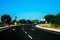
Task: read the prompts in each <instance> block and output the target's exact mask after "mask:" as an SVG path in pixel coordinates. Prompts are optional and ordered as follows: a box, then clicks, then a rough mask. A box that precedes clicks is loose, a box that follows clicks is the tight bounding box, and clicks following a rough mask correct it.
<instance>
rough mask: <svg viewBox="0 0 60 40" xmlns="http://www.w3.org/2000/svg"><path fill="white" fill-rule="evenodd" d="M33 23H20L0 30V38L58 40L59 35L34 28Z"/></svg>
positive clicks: (11, 39) (59, 39)
mask: <svg viewBox="0 0 60 40" xmlns="http://www.w3.org/2000/svg"><path fill="white" fill-rule="evenodd" d="M34 27H35V26H34V25H20V26H15V27H11V28H8V29H6V30H4V31H1V32H0V40H60V35H59V34H55V33H50V32H47V31H42V30H39V29H36V28H34Z"/></svg>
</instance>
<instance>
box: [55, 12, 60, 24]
mask: <svg viewBox="0 0 60 40" xmlns="http://www.w3.org/2000/svg"><path fill="white" fill-rule="evenodd" d="M54 21H55V22H54V23H55V24H58V25H60V13H59V14H57V15H56V16H55V20H54Z"/></svg>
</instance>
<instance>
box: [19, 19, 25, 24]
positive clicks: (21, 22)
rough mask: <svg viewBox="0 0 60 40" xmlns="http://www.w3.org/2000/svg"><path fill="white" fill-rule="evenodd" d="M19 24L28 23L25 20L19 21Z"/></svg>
mask: <svg viewBox="0 0 60 40" xmlns="http://www.w3.org/2000/svg"><path fill="white" fill-rule="evenodd" d="M18 23H19V24H25V23H26V20H25V19H21V20H19V21H18Z"/></svg>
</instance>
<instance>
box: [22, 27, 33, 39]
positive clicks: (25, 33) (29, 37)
mask: <svg viewBox="0 0 60 40" xmlns="http://www.w3.org/2000/svg"><path fill="white" fill-rule="evenodd" d="M22 30H23V31H24V33H25V34H27V32H26V31H25V30H24V29H23V27H22ZM27 35H28V37H29V38H30V39H33V37H32V36H30V35H29V34H27Z"/></svg>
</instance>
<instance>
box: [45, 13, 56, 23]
mask: <svg viewBox="0 0 60 40" xmlns="http://www.w3.org/2000/svg"><path fill="white" fill-rule="evenodd" d="M44 18H45V19H46V21H47V22H48V23H53V22H54V18H55V16H54V15H51V14H49V15H46V16H45V17H44Z"/></svg>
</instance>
